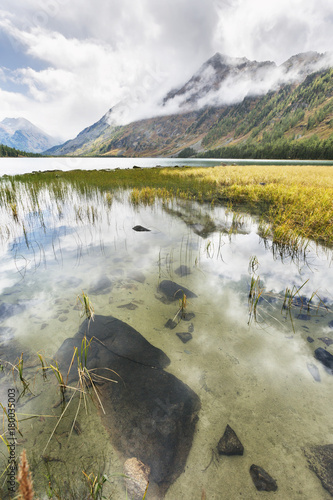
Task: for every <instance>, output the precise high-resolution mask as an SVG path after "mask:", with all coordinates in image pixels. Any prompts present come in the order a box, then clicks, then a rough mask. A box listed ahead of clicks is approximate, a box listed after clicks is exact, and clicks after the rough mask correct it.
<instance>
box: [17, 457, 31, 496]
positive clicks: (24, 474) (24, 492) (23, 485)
mask: <svg viewBox="0 0 333 500" xmlns="http://www.w3.org/2000/svg"><path fill="white" fill-rule="evenodd" d="M17 482H18V485H19V492H20V494H19V496H18V499H19V500H33V498H34V496H35V493H34V489H33V484H32V478H31V472H30V470H29V463H28V459H27V455H26V451H25V450H23V451H22V453H21V457H20V464H19V470H18V474H17Z"/></svg>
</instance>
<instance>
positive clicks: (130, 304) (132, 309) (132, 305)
mask: <svg viewBox="0 0 333 500" xmlns="http://www.w3.org/2000/svg"><path fill="white" fill-rule="evenodd" d="M137 307H138V306H137V305H136V304H133V302H129V304H123V305H122V306H117V308H118V309H128V310H129V311H134V309H136V308H137Z"/></svg>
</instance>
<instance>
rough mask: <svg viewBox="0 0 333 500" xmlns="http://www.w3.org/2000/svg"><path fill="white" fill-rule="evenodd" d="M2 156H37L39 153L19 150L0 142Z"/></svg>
mask: <svg viewBox="0 0 333 500" xmlns="http://www.w3.org/2000/svg"><path fill="white" fill-rule="evenodd" d="M3 156H11V157H17V156H32V157H37V156H41V155H40V154H35V153H26V152H25V151H19V150H18V149H14V148H10V147H9V146H4V145H3V144H0V157H3Z"/></svg>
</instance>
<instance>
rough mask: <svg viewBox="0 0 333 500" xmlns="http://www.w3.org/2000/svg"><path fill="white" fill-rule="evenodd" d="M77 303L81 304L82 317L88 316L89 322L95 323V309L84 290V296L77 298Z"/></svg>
mask: <svg viewBox="0 0 333 500" xmlns="http://www.w3.org/2000/svg"><path fill="white" fill-rule="evenodd" d="M77 301H78V302H80V304H81V306H82V309H81V317H82V316H86V318H88V319H89V320H92V321H94V314H95V311H94V307H93V305H92V303H91V301H90V299H89V297H88V295H87V294H86V293H84V291H83V290H82V294H81V295H78V296H77Z"/></svg>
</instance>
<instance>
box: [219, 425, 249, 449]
mask: <svg viewBox="0 0 333 500" xmlns="http://www.w3.org/2000/svg"><path fill="white" fill-rule="evenodd" d="M217 451H218V452H219V454H220V455H243V453H244V446H243V445H242V443H241V442H240V440H239V439H238V437H237V434H236V433H235V431H234V430H233V429H232V428H231V427H230V425H227V426H226V428H225V431H224V434H223V436H222V437H221V439H220V441H219V442H218V445H217Z"/></svg>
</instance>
